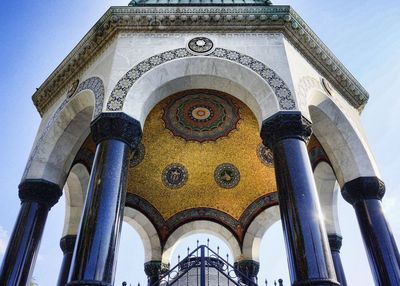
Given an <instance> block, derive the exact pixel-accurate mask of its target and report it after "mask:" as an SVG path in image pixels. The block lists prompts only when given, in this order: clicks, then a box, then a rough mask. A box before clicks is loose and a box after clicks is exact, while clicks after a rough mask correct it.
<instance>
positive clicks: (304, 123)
mask: <svg viewBox="0 0 400 286" xmlns="http://www.w3.org/2000/svg"><path fill="white" fill-rule="evenodd" d="M311 134H312V129H311V122H310V121H308V120H307V119H306V118H305V117H303V115H301V113H300V112H278V113H276V114H275V115H273V116H271V117H270V118H267V119H265V120H264V121H263V123H262V127H261V133H260V136H261V138H262V140H263V144H264V145H265V146H267V147H268V148H270V149H271V150H272V149H273V146H274V145H275V143H277V142H278V141H280V140H283V139H287V138H297V139H300V140H303V141H305V142H307V141H308V139H309V138H310V136H311Z"/></svg>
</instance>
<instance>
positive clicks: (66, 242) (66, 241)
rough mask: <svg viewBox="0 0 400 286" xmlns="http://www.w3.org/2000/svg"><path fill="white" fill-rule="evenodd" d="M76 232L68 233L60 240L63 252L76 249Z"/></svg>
mask: <svg viewBox="0 0 400 286" xmlns="http://www.w3.org/2000/svg"><path fill="white" fill-rule="evenodd" d="M76 237H77V236H76V234H75V235H66V236H64V237H62V238H61V240H60V248H61V250H62V252H63V253H64V255H65V254H67V253H72V252H73V251H74V247H75V242H76Z"/></svg>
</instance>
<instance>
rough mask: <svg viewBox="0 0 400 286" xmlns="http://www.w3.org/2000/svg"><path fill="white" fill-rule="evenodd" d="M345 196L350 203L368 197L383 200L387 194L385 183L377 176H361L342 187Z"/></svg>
mask: <svg viewBox="0 0 400 286" xmlns="http://www.w3.org/2000/svg"><path fill="white" fill-rule="evenodd" d="M341 190H342V195H343V198H344V199H345V200H346V201H347V202H348V203H350V204H352V205H353V204H355V203H357V202H359V201H363V200H368V199H377V200H381V199H382V198H383V196H384V195H385V183H384V182H382V181H381V180H380V179H379V178H377V177H360V178H357V179H354V180H352V181H350V182H347V183H345V184H344V186H343V187H342V189H341Z"/></svg>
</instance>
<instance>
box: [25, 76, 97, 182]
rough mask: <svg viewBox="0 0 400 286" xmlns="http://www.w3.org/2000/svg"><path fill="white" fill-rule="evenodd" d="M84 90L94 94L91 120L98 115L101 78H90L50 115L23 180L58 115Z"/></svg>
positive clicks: (27, 165)
mask: <svg viewBox="0 0 400 286" xmlns="http://www.w3.org/2000/svg"><path fill="white" fill-rule="evenodd" d="M84 90H90V91H92V92H93V93H94V96H95V102H94V115H93V118H94V117H96V116H97V115H99V113H100V112H101V111H102V108H103V102H104V84H103V81H102V79H101V78H99V77H91V78H88V79H86V80H84V81H83V82H81V83H80V84H79V86H78V87H77V88H76V90H75V91H74V92H73V94H70V95H69V96H67V97H66V98H65V99H64V100H63V102H62V103H61V104H60V105H59V106H58V108H57V110H56V111H55V112H54V113H53V114H52V115H51V117H50V118H49V120H48V121H47V122H46V125H45V127H44V129H43V131H42V132H41V134H40V136H39V139H38V140H37V142H36V143H35V146H34V148H33V150H32V152H31V154H30V155H29V159H28V163H27V164H26V167H25V171H24V175H23V178H25V177H26V176H27V174H28V172H29V170H30V168H31V166H32V162H33V160H34V159H35V157H36V155H37V154H38V152H39V149H40V148H41V147H42V145H43V144H44V143H45V142H46V140H47V139H48V136H49V132H50V131H51V130H52V129H53V128H54V125H55V123H56V121H57V120H58V119H59V118H60V115H61V114H62V113H63V112H64V111H65V108H66V107H67V106H68V104H69V103H70V102H71V101H72V100H73V99H74V98H75V96H76V95H77V94H78V93H80V92H81V91H84Z"/></svg>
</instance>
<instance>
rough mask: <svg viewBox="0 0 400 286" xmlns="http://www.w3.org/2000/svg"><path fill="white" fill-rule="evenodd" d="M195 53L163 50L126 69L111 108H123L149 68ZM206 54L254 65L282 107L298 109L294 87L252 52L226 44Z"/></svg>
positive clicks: (115, 109)
mask: <svg viewBox="0 0 400 286" xmlns="http://www.w3.org/2000/svg"><path fill="white" fill-rule="evenodd" d="M194 56H197V55H193V54H191V53H190V51H188V49H186V48H179V49H175V50H170V51H165V52H163V53H161V54H158V55H154V56H152V57H150V58H148V59H145V60H143V61H141V62H140V63H138V64H137V65H135V66H134V67H133V68H131V69H130V70H129V71H128V72H126V73H125V75H124V76H123V77H122V78H121V79H120V80H119V81H118V83H117V84H116V85H115V87H114V89H113V91H112V92H111V95H110V98H109V99H108V102H107V107H106V108H107V111H114V112H115V111H122V110H123V106H124V102H125V99H126V97H127V95H128V93H129V90H130V88H131V87H132V86H133V84H134V83H135V82H136V81H137V80H138V79H139V78H140V77H142V76H143V75H144V74H145V73H146V72H148V71H150V70H151V69H153V68H155V67H157V66H159V65H161V64H163V63H166V62H170V61H172V60H176V59H182V58H188V57H194ZM203 56H207V57H214V58H222V59H226V60H229V61H232V62H235V63H237V64H240V65H242V66H244V67H246V68H249V69H251V70H252V71H254V72H255V73H257V74H258V75H259V76H260V77H261V78H262V79H263V80H264V81H265V82H266V83H267V84H268V86H269V87H270V88H271V89H272V90H273V92H274V94H275V97H276V99H277V101H278V104H279V108H280V109H281V110H295V109H296V102H295V99H294V97H293V94H292V92H291V91H290V88H289V87H288V86H287V84H286V83H285V81H284V80H283V79H282V78H281V77H280V76H279V75H278V74H277V73H276V72H275V71H274V70H272V69H271V68H269V67H268V66H266V65H265V64H264V63H262V62H260V61H258V60H256V59H254V58H252V57H250V56H248V55H245V54H241V53H239V52H236V51H232V50H227V49H222V48H215V49H214V50H213V51H212V52H211V53H209V54H207V55H204V54H203Z"/></svg>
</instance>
